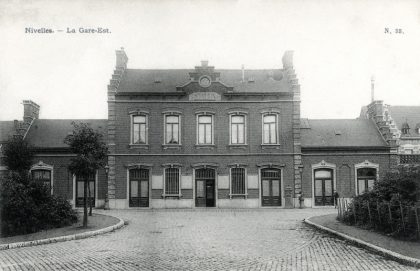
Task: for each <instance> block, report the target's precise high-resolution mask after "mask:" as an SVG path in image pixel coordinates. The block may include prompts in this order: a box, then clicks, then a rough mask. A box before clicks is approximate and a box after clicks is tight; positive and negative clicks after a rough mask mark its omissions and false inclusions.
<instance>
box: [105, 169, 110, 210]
mask: <svg viewBox="0 0 420 271" xmlns="http://www.w3.org/2000/svg"><path fill="white" fill-rule="evenodd" d="M108 173H109V166H108V165H105V174H106V184H107V185H106V194H105V205H104V210H109V197H108Z"/></svg>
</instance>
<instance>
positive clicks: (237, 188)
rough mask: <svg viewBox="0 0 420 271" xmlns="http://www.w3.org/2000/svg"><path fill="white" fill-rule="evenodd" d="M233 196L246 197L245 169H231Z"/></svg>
mask: <svg viewBox="0 0 420 271" xmlns="http://www.w3.org/2000/svg"><path fill="white" fill-rule="evenodd" d="M230 180H231V195H246V183H245V168H231V169H230Z"/></svg>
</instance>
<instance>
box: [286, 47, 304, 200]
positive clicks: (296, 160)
mask: <svg viewBox="0 0 420 271" xmlns="http://www.w3.org/2000/svg"><path fill="white" fill-rule="evenodd" d="M283 68H284V70H285V73H286V76H287V79H288V82H289V85H290V87H291V91H292V92H293V113H292V124H293V125H292V133H293V153H294V154H293V176H294V195H293V197H294V198H295V199H294V202H295V204H294V205H295V206H296V202H297V200H296V198H297V197H298V196H299V195H300V193H301V192H302V173H301V172H302V167H303V165H302V151H301V135H300V85H299V81H298V79H297V76H296V72H295V70H294V69H293V52H292V51H286V53H285V54H284V56H283ZM288 207H294V206H288Z"/></svg>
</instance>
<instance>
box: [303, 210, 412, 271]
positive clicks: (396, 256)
mask: <svg viewBox="0 0 420 271" xmlns="http://www.w3.org/2000/svg"><path fill="white" fill-rule="evenodd" d="M312 217H313V216H312ZM312 217H308V218H305V219H304V220H303V222H304V223H306V224H308V225H310V226H312V227H314V228H317V229H319V230H321V231H325V232H327V233H330V234H333V235H335V236H337V237H339V238H341V239H344V240H346V241H349V242H351V243H353V244H355V245H357V246H359V247H362V248H365V249H368V250H370V251H373V252H375V253H378V254H379V255H382V256H385V257H388V258H390V259H392V260H394V261H397V262H399V263H402V264H405V265H410V266H413V267H417V268H418V267H420V260H419V259H416V258H412V257H408V256H405V255H402V254H399V253H397V252H394V251H391V250H389V249H385V248H383V247H379V246H376V245H374V244H371V243H368V242H366V241H363V240H360V239H358V238H355V237H352V236H349V235H347V234H344V233H341V232H338V231H336V230H333V229H330V228H327V227H325V226H322V225H319V224H317V223H315V222H312V221H310V219H311V218H312Z"/></svg>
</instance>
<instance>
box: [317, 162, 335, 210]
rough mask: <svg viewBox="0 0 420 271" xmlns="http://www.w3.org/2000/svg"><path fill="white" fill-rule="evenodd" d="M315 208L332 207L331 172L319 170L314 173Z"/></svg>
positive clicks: (332, 187) (332, 183)
mask: <svg viewBox="0 0 420 271" xmlns="http://www.w3.org/2000/svg"><path fill="white" fill-rule="evenodd" d="M314 174H315V176H314V180H315V183H314V185H315V187H314V190H315V206H329V205H334V197H333V193H334V182H333V172H332V170H330V169H319V170H316V171H315V173H314Z"/></svg>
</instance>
